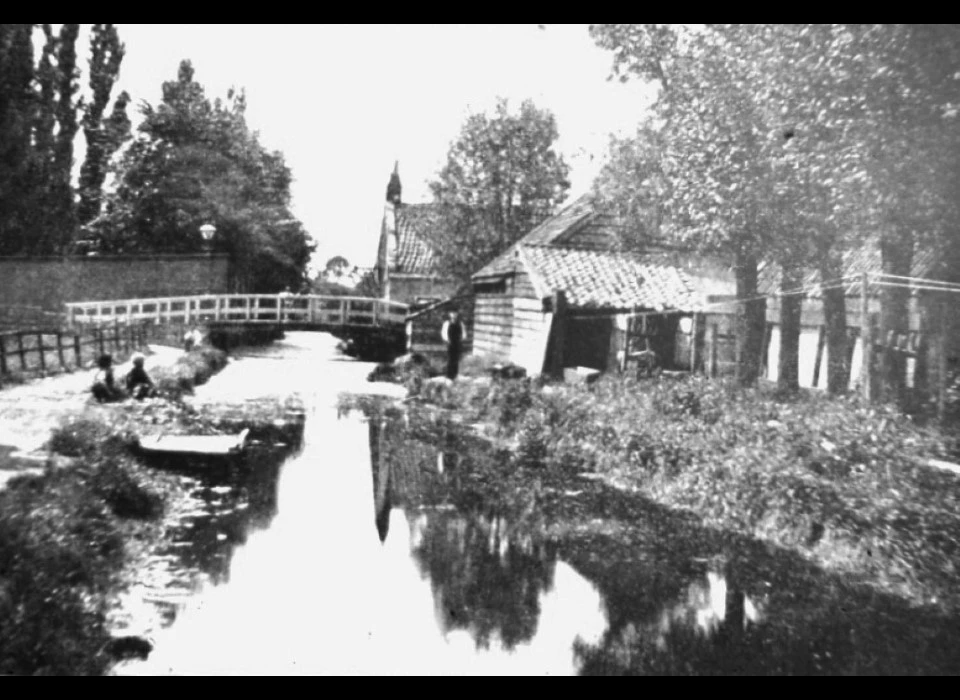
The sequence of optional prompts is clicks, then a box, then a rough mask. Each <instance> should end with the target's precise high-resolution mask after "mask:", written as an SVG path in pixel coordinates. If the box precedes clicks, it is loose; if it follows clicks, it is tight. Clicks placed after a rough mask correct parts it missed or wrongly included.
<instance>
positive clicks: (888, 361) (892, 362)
mask: <svg viewBox="0 0 960 700" xmlns="http://www.w3.org/2000/svg"><path fill="white" fill-rule="evenodd" d="M880 254H881V259H882V268H883V272H884V273H886V274H890V275H900V276H903V277H908V276H909V275H910V270H911V268H912V267H913V237H912V236H911V235H910V234H909V233H907V232H904V231H901V230H897V229H894V230H893V231H891V232H889V233H886V234H885V235H884V236H883V237H882V238H881V240H880ZM904 284H905V282H904ZM909 305H910V290H909V289H907V288H906V287H905V286H904V287H889V286H886V285H884V286H882V287H881V288H880V342H881V343H882V345H883V349H882V350H881V351H880V357H879V368H880V372H879V373H880V398H881V400H883V401H896V402H898V403H899V402H900V401H902V400H903V399H904V397H905V392H906V387H907V382H906V362H905V360H904V356H903V353H900V352H897V351H895V350H894V349H893V347H892V346H893V343H892V342H891V341H892V340H893V339H894V338H896V336H897V334H899V333H906V332H907V331H908V330H909V328H910V316H909Z"/></svg>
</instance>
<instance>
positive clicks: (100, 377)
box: [91, 353, 123, 403]
mask: <svg viewBox="0 0 960 700" xmlns="http://www.w3.org/2000/svg"><path fill="white" fill-rule="evenodd" d="M97 367H98V368H99V369H98V370H97V373H96V375H94V378H93V386H92V387H91V391H92V392H93V397H94V398H95V399H96V400H97V401H99V402H100V403H110V402H112V401H119V400H120V399H122V398H123V390H122V389H121V388H120V387H119V386H117V382H116V380H115V379H114V376H113V357H112V356H111V355H110V354H109V353H104V354H103V355H101V356H100V357H99V358H97Z"/></svg>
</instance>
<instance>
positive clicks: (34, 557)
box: [0, 348, 226, 675]
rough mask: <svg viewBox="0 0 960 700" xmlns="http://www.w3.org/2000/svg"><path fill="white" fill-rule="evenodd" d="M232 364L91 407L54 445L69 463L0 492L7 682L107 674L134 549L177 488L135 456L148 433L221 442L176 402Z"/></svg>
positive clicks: (207, 355) (207, 421) (189, 371)
mask: <svg viewBox="0 0 960 700" xmlns="http://www.w3.org/2000/svg"><path fill="white" fill-rule="evenodd" d="M225 364H226V355H225V354H224V353H223V352H221V351H220V350H216V349H213V348H200V349H197V350H194V351H193V352H191V353H189V354H188V355H186V356H184V357H182V358H180V359H179V360H178V361H177V363H176V364H175V365H173V366H172V367H170V368H157V369H155V370H153V374H154V380H155V382H156V383H157V385H158V387H159V388H160V394H161V398H160V399H159V400H148V401H142V402H140V401H128V402H123V403H121V404H109V405H90V406H88V407H86V409H85V410H84V412H83V413H82V414H79V415H76V416H73V417H70V418H68V419H66V420H65V421H64V422H63V423H62V424H61V425H60V426H58V427H57V428H56V429H54V430H53V431H52V433H51V436H50V439H49V441H48V442H47V445H46V447H47V449H48V450H49V451H50V452H51V453H52V454H57V455H61V456H63V457H67V458H70V464H69V465H67V466H63V464H62V462H61V463H60V466H54V463H53V460H51V462H50V465H49V466H48V467H47V468H46V469H45V470H44V472H43V473H42V474H40V475H33V476H25V477H20V478H18V479H14V480H12V481H11V482H10V483H9V484H8V486H7V488H6V489H5V490H3V491H2V492H0V673H3V674H12V675H32V674H44V675H46V674H53V675H96V674H100V673H102V672H103V671H105V670H106V668H107V667H108V665H109V664H110V663H111V662H112V660H113V658H112V654H111V651H110V649H111V648H112V647H111V646H110V636H109V634H108V629H107V624H106V612H107V607H108V603H109V601H110V598H111V595H112V592H113V588H114V586H115V585H116V584H117V583H118V581H119V577H120V575H121V571H122V568H123V566H124V564H125V562H126V561H127V558H128V555H129V554H130V552H131V551H132V550H133V549H135V548H136V546H137V544H136V543H137V542H139V541H140V540H141V539H143V538H144V537H145V536H146V534H147V533H148V532H150V531H151V529H155V528H156V524H157V523H158V522H159V518H160V517H161V516H162V515H163V513H164V509H165V504H166V502H167V501H168V500H169V498H170V497H171V495H172V494H173V493H174V492H175V490H176V489H177V488H178V487H177V485H176V483H175V481H174V479H173V477H171V476H170V475H167V474H164V473H163V472H159V471H157V470H151V469H149V468H147V467H146V466H143V465H141V464H140V463H139V462H138V460H137V459H136V458H135V457H134V456H133V453H132V452H131V449H130V448H131V446H132V445H133V444H134V442H135V439H136V436H137V435H138V434H139V433H140V432H141V431H142V430H143V428H144V426H163V427H164V428H165V429H167V430H173V431H177V432H181V431H182V432H187V431H193V432H217V431H218V430H221V429H222V428H220V427H219V426H218V425H217V422H216V418H215V417H214V416H200V415H198V414H197V412H196V411H195V410H193V409H192V408H191V407H190V406H188V405H187V404H184V403H183V402H181V401H179V400H166V399H179V398H180V397H181V396H182V395H183V394H184V393H187V392H190V391H192V390H193V387H194V386H196V385H197V384H201V383H203V382H205V381H207V379H208V378H209V377H210V376H211V375H212V374H213V373H214V372H216V371H217V370H219V369H220V368H221V367H223V366H224V365H225Z"/></svg>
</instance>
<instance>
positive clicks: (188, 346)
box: [183, 328, 203, 352]
mask: <svg viewBox="0 0 960 700" xmlns="http://www.w3.org/2000/svg"><path fill="white" fill-rule="evenodd" d="M202 342H203V334H201V333H200V329H199V328H193V329H191V330H189V331H187V332H186V333H184V334H183V349H184V350H186V351H187V352H190V351H191V350H193V349H194V348H196V347H199V346H200V343H202Z"/></svg>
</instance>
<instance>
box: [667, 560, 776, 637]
mask: <svg viewBox="0 0 960 700" xmlns="http://www.w3.org/2000/svg"><path fill="white" fill-rule="evenodd" d="M760 619H761V615H760V610H759V609H758V607H757V604H756V603H754V601H753V600H752V599H751V598H749V597H748V596H747V595H746V594H745V593H744V592H743V591H742V590H740V589H738V588H737V587H736V586H731V585H728V581H727V576H726V575H725V574H723V573H716V572H714V571H708V572H707V575H706V581H705V582H704V581H703V580H700V581H695V582H694V583H691V584H690V586H689V587H688V588H687V599H686V600H685V601H683V602H680V603H677V604H676V605H674V606H673V607H672V608H666V609H664V611H663V613H662V615H661V618H660V630H661V632H663V634H664V636H662V637H661V638H660V639H658V642H657V643H658V646H661V645H664V646H665V645H666V639H665V635H666V633H668V632H669V631H670V629H671V628H672V627H673V626H674V625H676V624H681V625H687V626H689V627H693V628H695V629H696V630H697V631H698V632H700V633H701V634H703V635H705V636H707V637H710V636H712V635H714V634H717V633H718V632H721V631H722V630H731V631H733V630H745V629H746V628H747V625H749V624H751V623H753V624H756V623H758V622H759V621H760Z"/></svg>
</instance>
